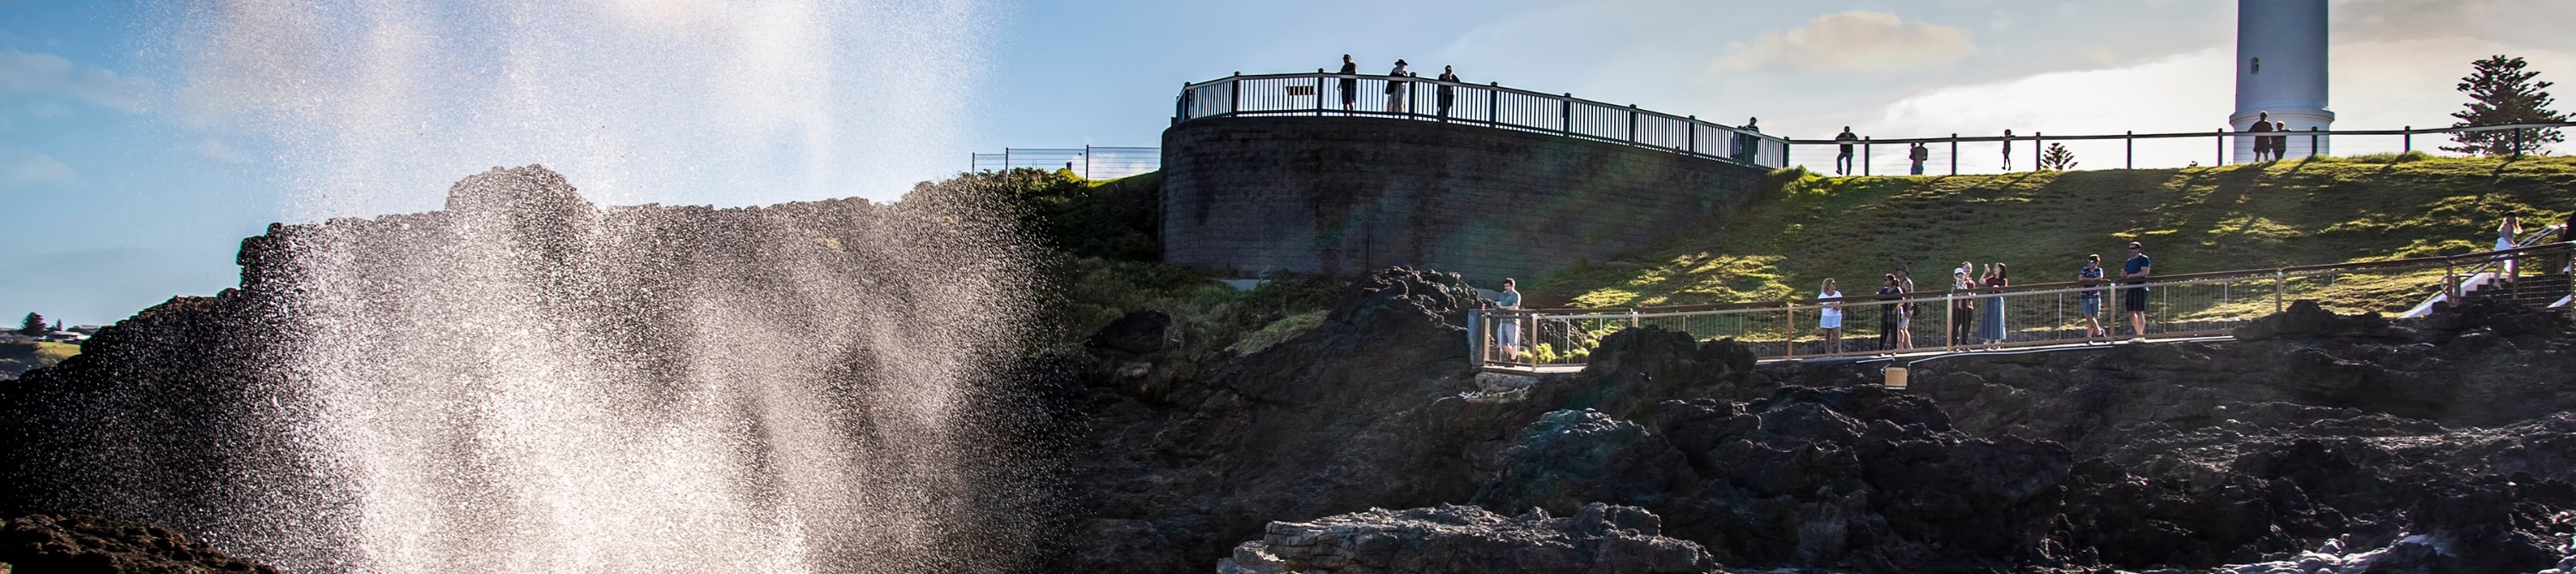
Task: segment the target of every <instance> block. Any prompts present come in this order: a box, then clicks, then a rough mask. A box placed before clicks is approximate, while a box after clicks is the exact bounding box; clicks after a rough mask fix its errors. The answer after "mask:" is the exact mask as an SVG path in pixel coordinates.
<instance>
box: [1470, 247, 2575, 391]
mask: <svg viewBox="0 0 2576 574" xmlns="http://www.w3.org/2000/svg"><path fill="white" fill-rule="evenodd" d="M2563 231H2564V230H2563V229H2558V228H2555V226H2552V227H2546V228H2543V230H2542V231H2540V232H2535V233H2532V234H2528V235H2525V236H2524V238H2523V239H2521V241H2524V242H2526V243H2529V242H2536V241H2539V240H2541V239H2545V238H2548V237H2550V236H2552V235H2553V234H2557V233H2561V232H2563ZM2541 255H2547V256H2558V255H2576V242H2567V241H2559V242H2551V243H2538V244H2532V245H2525V246H2522V247H2517V248H2513V249H2504V250H2496V251H2482V252H2476V253H2468V254H2460V255H2446V256H2429V257H2410V258H2403V259H2391V260H2384V261H2361V262H2348V263H2334V264H2321V265H2302V266H2292V267H2279V268H2273V269H2247V270H2234V271H2217V272H2206V273H2190V274H2173V275H2160V276H2156V277H2154V278H2153V279H2151V280H2149V281H2146V282H2144V283H2138V284H2125V283H2117V282H2116V281H2117V280H2116V279H2113V280H2110V281H2113V282H2106V283H2102V284H2098V285H2093V286H2085V285H2081V284H2078V283H2076V282H2050V283H2036V284H2028V285H2013V286H2009V287H1994V288H1978V289H1971V290H1961V291H1918V292H1914V293H1905V294H1890V295H1880V294H1877V293H1860V294H1854V295H1850V296H1845V297H1835V298H1813V299H1809V298H1791V299H1779V300H1770V301H1748V302H1739V303H1722V304H1708V305H1675V306H1640V307H1616V308H1548V309H1481V310H1477V311H1475V312H1472V313H1471V326H1472V327H1473V329H1472V330H1471V333H1473V335H1472V336H1471V341H1470V342H1471V343H1473V346H1472V348H1475V349H1477V352H1479V353H1483V354H1479V355H1478V357H1479V361H1481V362H1482V363H1484V364H1489V365H1495V366H1503V367H1512V366H1513V365H1517V367H1512V368H1536V367H1538V366H1539V365H1540V364H1541V362H1540V361H1541V359H1538V358H1537V357H1539V356H1541V355H1536V353H1538V352H1539V351H1537V349H1554V350H1552V351H1547V353H1552V354H1548V355H1544V356H1546V357H1552V358H1548V359H1544V361H1546V362H1545V364H1559V365H1562V364H1576V363H1581V362H1584V361H1586V360H1587V359H1584V358H1583V356H1584V355H1585V354H1588V353H1589V352H1590V351H1589V349H1591V348H1592V346H1593V345H1596V344H1597V343H1598V342H1599V340H1600V339H1599V338H1600V337H1602V336H1604V335H1606V333H1608V332H1609V331H1612V330H1616V329H1617V328H1619V327H1623V326H1641V325H1647V324H1657V325H1666V326H1667V327H1668V328H1681V329H1682V330H1685V331H1690V332H1693V333H1695V334H1697V335H1701V336H1726V337H1739V339H1738V340H1740V341H1743V342H1745V343H1746V344H1748V345H1752V346H1754V348H1755V349H1756V354H1757V356H1760V357H1763V358H1764V359H1766V360H1767V359H1776V358H1800V357H1820V356H1821V357H1850V356H1864V355H1876V354H1885V353H1888V352H1891V349H1897V350H1900V351H1901V350H1902V349H1905V348H1911V347H1907V346H1906V345H1909V344H1910V343H1907V341H1911V340H1924V341H1938V342H1937V343H1930V344H1925V345H1920V348H1922V349H1927V350H1928V349H1941V350H1945V351H1955V350H1959V349H2000V348H2016V347H2031V346H2046V345H2060V344H2073V343H2080V342H2093V343H2099V342H2102V341H2106V340H2111V339H2112V338H2106V336H2105V335H2093V334H2090V333H2089V332H2087V331H2086V329H2084V328H2081V327H2082V324H2083V323H2084V322H2085V321H2092V320H2096V319H2098V321H2095V322H2094V324H2098V325H2100V326H2102V327H2104V328H2108V327H2110V326H2112V325H2113V324H2114V323H2115V322H2118V323H2121V324H2123V325H2124V326H2126V327H2127V330H2129V331H2130V332H2131V333H2133V334H2136V335H2138V336H2149V337H2157V338H2171V337H2178V336H2205V335H2224V334H2225V333H2227V329H2229V328H2231V327H2233V326H2236V325H2242V324H2244V323H2245V322H2246V321H2249V320H2252V319H2254V318H2255V317H2257V316H2259V315H2260V314H2265V313H2272V312H2277V311H2279V310H2281V309H2283V308H2286V307H2287V305H2288V302H2289V300H2290V299H2293V298H2299V297H2303V295H2299V294H2298V293H2299V292H2302V291H2308V290H2312V289H2318V288H2322V287H2326V286H2330V285H2334V284H2336V283H2337V282H2341V281H2346V280H2352V279H2354V278H2365V277H2373V276H2376V277H2377V278H2373V279H2364V281H2365V283H2362V284H2363V285H2374V284H2376V283H2374V282H2382V281H2389V280H2398V281H2402V282H2421V283H2426V284H2425V285H2423V287H2424V288H2425V289H2427V290H2430V289H2431V288H2433V286H2432V285H2430V283H2431V282H2432V280H2431V279H2426V278H2423V277H2419V276H2416V275H2414V274H2419V273H2422V272H2425V271H2432V272H2438V273H2441V274H2442V275H2443V276H2444V277H2446V279H2443V280H2442V282H2444V283H2445V284H2447V283H2448V281H2449V279H2447V277H2451V276H2455V275H2454V274H2455V273H2456V270H2457V269H2459V268H2460V266H2461V265H2462V264H2463V263H2471V264H2487V263H2492V262H2494V261H2498V260H2501V259H2504V258H2508V257H2532V256H2541ZM2316 278H2323V280H2324V281H2327V282H2326V283H2318V282H2314V281H2315V280H2316ZM2403 284H2405V283H2400V285H2403ZM2400 288H2407V287H2400ZM2087 295H2089V296H2087ZM2114 302H2117V303H2120V304H2121V305H2123V306H2126V305H2131V304H2136V305H2142V306H2146V307H2147V308H2149V309H2150V311H2149V312H2148V313H2147V314H2146V315H2145V316H2144V317H2145V318H2144V319H2138V318H2136V317H2129V316H2126V315H2125V313H2124V312H2122V311H2113V310H2112V304H2113V303H2114ZM2321 302H2323V303H2325V304H2327V305H2328V306H2330V307H2340V308H2347V309H2353V310H2356V311H2366V310H2372V309H2381V310H2385V311H2394V310H2395V309H2394V308H2383V307H2380V305H2381V304H2382V303H2385V302H2384V301H2378V300H2372V301H2368V302H2361V301H2337V300H2331V298H2328V300H2323V301H2321ZM1926 303H1930V304H1932V305H1925V304H1926ZM2078 303H2081V305H2078ZM1900 305H1912V306H1913V307H1912V308H1913V311H1912V312H1908V313H1905V314H1904V315H1902V316H1901V317H1900V316H1896V315H1893V313H1896V312H1897V310H1898V308H1899V306H1900ZM1990 307H1993V308H1998V309H1999V310H1996V311H1994V313H1997V314H1996V315H1993V318H1987V317H1984V314H1985V313H1986V312H1987V311H1986V309H1988V308H1990ZM2076 307H2083V308H2084V310H2086V311H2091V312H2088V313H2081V314H2078V313H2076V311H2077V309H2075V308H2076ZM2418 307H2419V308H2420V307H2421V306H2418ZM1828 308H1831V309H1834V310H1836V311H1838V312H1839V313H1838V314H1839V316H1840V317H1842V320H1843V324H1842V326H1843V327H1844V328H1843V329H1842V330H1841V331H1840V332H1841V333H1844V334H1848V335H1851V336H1845V337H1843V338H1842V339H1841V341H1840V343H1838V344H1837V345H1833V346H1827V345H1824V344H1823V343H1824V342H1825V339H1823V338H1822V336H1821V335H1818V334H1816V333H1815V332H1814V331H1812V330H1814V329H1819V328H1820V327H1821V325H1820V323H1821V322H1822V321H1823V319H1822V318H1821V310H1824V309H1828ZM2129 309H2130V310H2135V309H2136V308H2129ZM2005 317H2009V318H2005ZM1900 318H1902V319H1906V320H1910V321H1911V326H1910V327H1905V328H1894V326H1896V325H1899V324H1900V323H1902V321H1899V319H1900ZM1994 321H2002V322H2003V324H2002V326H2000V327H1996V328H1997V329H2000V330H1998V331H1994V333H1996V334H1994V335H1989V334H1985V333H1987V331H1986V330H1984V329H1986V327H1984V326H1983V325H1986V324H1987V323H1989V322H1994ZM2140 321H2143V322H2142V323H2141V322H2140ZM1874 327H1875V328H1874ZM1970 327H1975V328H1976V329H1977V330H1976V331H1975V333H1976V335H1975V336H1974V337H1970V336H1969V335H1968V332H1969V331H1968V329H1970ZM1703 328H1706V329H1711V330H1710V331H1702V329H1703ZM1802 333H1803V334H1806V335H1809V336H1802V335H1801V334H1802ZM1868 333H1875V334H1877V335H1879V336H1880V341H1879V342H1878V343H1876V345H1875V346H1874V347H1873V346H1872V345H1871V344H1868V343H1865V342H1862V341H1863V340H1862V339H1860V338H1859V337H1858V334H1868ZM2115 333H2116V331H2115ZM1524 335H1526V336H1524ZM1889 337H1895V338H1896V339H1895V341H1896V343H1895V344H1896V345H1897V346H1896V347H1893V348H1891V347H1889V346H1887V345H1888V344H1889V343H1887V341H1888V338H1889ZM1503 338H1510V339H1512V340H1517V341H1523V342H1526V343H1528V344H1529V345H1531V346H1525V347H1510V349H1514V350H1512V351H1510V352H1509V353H1519V352H1520V350H1530V352H1531V353H1533V355H1532V356H1531V357H1528V358H1527V359H1526V360H1520V359H1504V360H1497V359H1494V358H1493V357H1494V355H1492V354H1491V353H1493V352H1495V350H1496V349H1498V348H1503V347H1500V346H1497V345H1493V343H1495V341H1496V340H1498V339H1503ZM1856 342H1857V343H1860V344H1855V343H1856ZM1855 347H1857V349H1855ZM1801 349H1805V350H1801Z"/></svg>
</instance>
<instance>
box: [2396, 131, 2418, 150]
mask: <svg viewBox="0 0 2576 574" xmlns="http://www.w3.org/2000/svg"><path fill="white" fill-rule="evenodd" d="M2404 132H2405V133H2400V134H2397V136H2398V137H2399V138H2401V140H2400V141H2404V142H2405V143H2404V144H2402V145H2404V147H2403V148H2400V149H2403V150H2405V151H2404V152H2403V153H2414V152H2415V126H2406V129H2405V130H2404Z"/></svg>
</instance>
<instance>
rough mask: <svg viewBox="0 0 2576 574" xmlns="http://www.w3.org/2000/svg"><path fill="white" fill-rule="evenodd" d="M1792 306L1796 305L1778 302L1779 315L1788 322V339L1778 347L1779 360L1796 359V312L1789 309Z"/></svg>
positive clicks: (1788, 302)
mask: <svg viewBox="0 0 2576 574" xmlns="http://www.w3.org/2000/svg"><path fill="white" fill-rule="evenodd" d="M1794 305H1797V303H1795V302H1793V301H1782V302H1780V314H1781V316H1783V317H1786V318H1788V320H1789V321H1788V323H1789V338H1788V340H1787V342H1785V343H1783V344H1781V345H1780V349H1781V351H1780V358H1783V359H1795V358H1798V310H1797V309H1793V308H1791V307H1792V306H1794Z"/></svg>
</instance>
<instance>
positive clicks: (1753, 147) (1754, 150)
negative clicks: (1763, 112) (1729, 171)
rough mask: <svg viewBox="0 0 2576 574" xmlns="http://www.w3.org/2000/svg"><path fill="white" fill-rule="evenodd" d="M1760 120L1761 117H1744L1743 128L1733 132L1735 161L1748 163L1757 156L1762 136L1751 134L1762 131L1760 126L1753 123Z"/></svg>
mask: <svg viewBox="0 0 2576 574" xmlns="http://www.w3.org/2000/svg"><path fill="white" fill-rule="evenodd" d="M1760 121H1762V118H1744V129H1742V130H1738V131H1736V132H1735V163H1741V164H1748V165H1749V164H1752V163H1753V159H1754V158H1755V157H1758V156H1757V155H1756V154H1758V153H1759V150H1760V149H1761V147H1760V146H1761V145H1762V138H1761V136H1756V135H1753V134H1758V133H1762V128H1761V127H1760V126H1756V125H1754V124H1755V123H1756V122H1760Z"/></svg>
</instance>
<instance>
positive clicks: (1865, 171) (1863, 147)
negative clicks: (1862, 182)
mask: <svg viewBox="0 0 2576 574" xmlns="http://www.w3.org/2000/svg"><path fill="white" fill-rule="evenodd" d="M1860 174H1861V175H1862V176H1864V177H1866V176H1868V175H1869V136H1861V138H1860Z"/></svg>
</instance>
